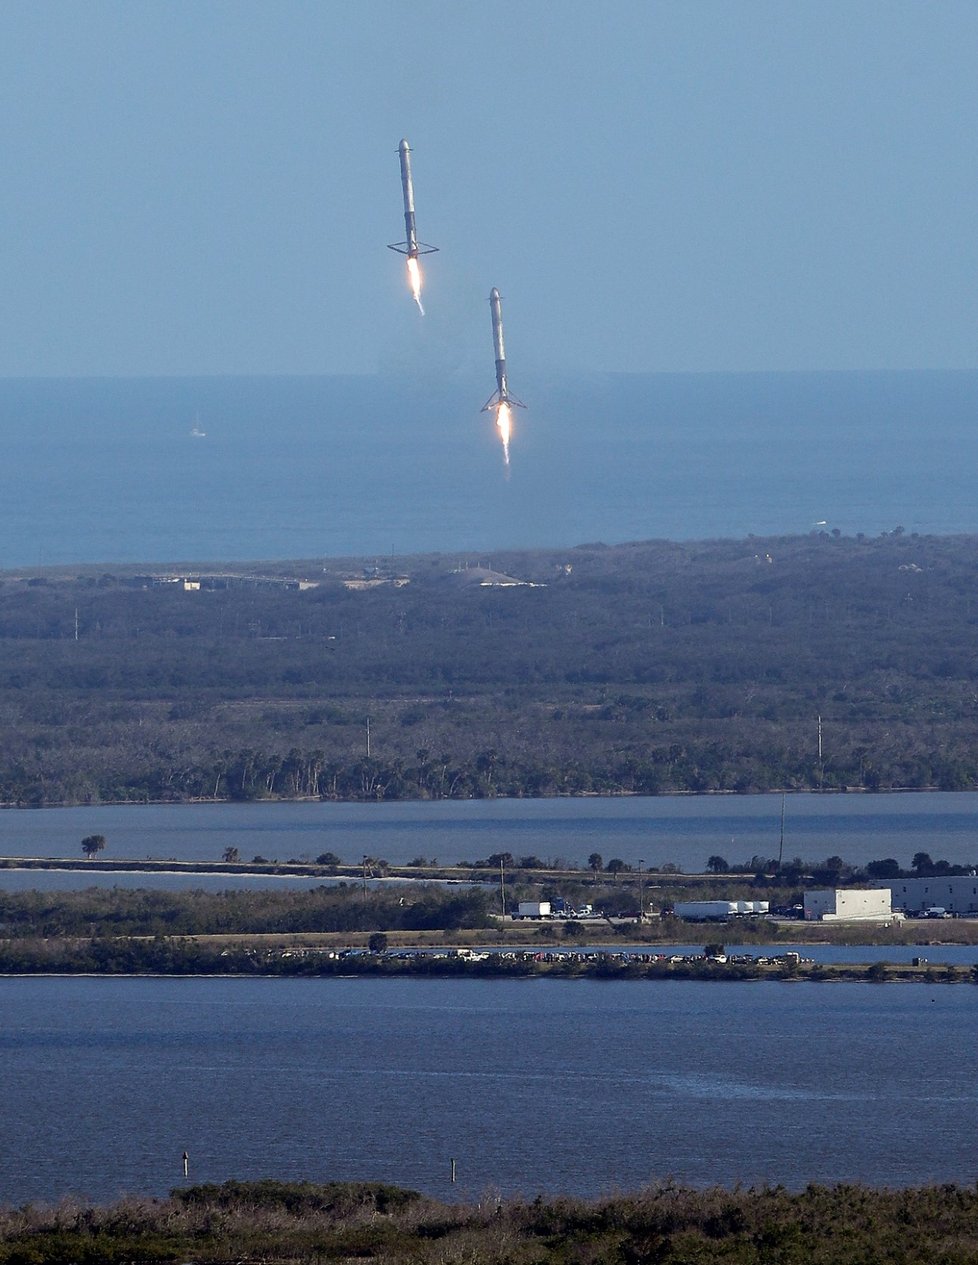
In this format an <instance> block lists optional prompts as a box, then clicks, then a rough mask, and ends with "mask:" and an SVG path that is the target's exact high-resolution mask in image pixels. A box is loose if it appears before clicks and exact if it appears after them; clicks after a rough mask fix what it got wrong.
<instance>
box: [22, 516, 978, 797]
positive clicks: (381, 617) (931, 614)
mask: <svg viewBox="0 0 978 1265" xmlns="http://www.w3.org/2000/svg"><path fill="white" fill-rule="evenodd" d="M976 546H978V540H976V538H974V537H918V536H912V535H907V534H906V533H904V532H902V531H901V530H900V529H896V530H894V531H893V532H890V533H887V534H884V535H883V536H880V537H875V538H872V539H866V538H862V537H842V536H837V535H835V534H826V533H824V532H822V533H816V534H813V535H810V536H804V537H789V538H778V539H761V538H749V539H747V540H740V541H729V540H727V541H705V542H695V543H683V544H672V543H667V542H647V543H640V544H631V545H620V546H614V547H605V546H603V545H585V546H580V547H578V548H572V549H565V550H547V551H532V552H521V553H502V554H499V555H493V557H492V558H486V557H482V556H480V557H476V556H470V557H468V558H458V557H456V556H454V555H453V556H452V557H450V558H449V557H442V556H427V557H419V558H405V559H397V560H385V561H384V562H383V564H381V565H380V566H373V565H371V563H372V560H360V561H348V562H344V563H327V564H326V566H325V567H324V565H323V562H322V560H320V561H318V562H309V563H305V564H288V565H285V564H277V565H271V564H270V565H267V566H264V567H262V568H261V575H262V577H264V578H261V579H260V578H259V577H258V575H257V572H249V571H248V570H247V569H243V568H237V569H234V573H233V574H232V575H230V576H227V577H224V578H222V579H219V580H212V581H207V580H206V579H205V580H204V582H203V586H202V587H201V588H199V589H192V590H185V588H184V586H183V585H182V584H179V583H167V584H162V585H161V584H155V583H151V581H150V579H149V578H148V577H142V578H139V577H137V576H135V575H134V573H133V569H132V568H129V569H116V570H115V571H112V572H95V571H90V572H87V573H82V574H74V573H72V574H65V573H64V572H63V571H62V572H54V571H50V572H45V573H43V574H35V575H30V576H27V575H14V574H12V573H7V574H6V575H5V576H4V577H3V579H2V583H0V715H2V716H3V719H4V722H5V723H4V724H3V726H2V727H0V801H2V802H5V803H9V804H16V805H40V804H54V803H67V802H71V803H91V802H99V801H106V802H108V801H122V800H125V801H140V800H154V801H179V800H186V799H231V800H253V799H263V798H297V797H313V798H319V797H323V798H336V799H373V800H376V799H404V798H449V797H450V798H464V797H487V796H494V795H507V796H513V795H515V796H539V795H558V794H584V793H595V792H599V793H605V794H615V793H635V794H658V793H669V792H710V791H713V792H715V791H738V792H750V791H759V790H765V789H772V788H778V789H780V788H784V789H788V790H800V789H812V788H816V789H819V788H820V789H826V790H841V789H863V790H870V791H872V790H879V789H886V788H891V787H907V788H913V789H925V788H939V789H942V790H960V789H968V788H974V787H976V786H978V755H976V752H978V694H976V691H975V686H974V682H975V680H976V679H978V637H976V627H978V600H976V593H978V548H976ZM487 563H491V564H492V567H493V568H494V569H495V570H496V571H497V572H501V573H506V574H508V575H510V576H514V577H517V578H518V579H520V580H523V581H529V582H532V584H533V585H534V586H535V587H529V586H519V587H482V586H481V584H480V583H479V581H480V580H481V579H482V578H484V575H483V573H482V572H479V571H476V570H474V569H473V568H474V567H475V565H476V564H483V565H485V564H487ZM468 564H472V565H471V566H470V567H469V569H468V570H466V569H465V567H466V565H468ZM460 567H461V568H462V569H461V570H460V569H459V568H460ZM181 574H187V573H186V572H182V573H181ZM298 577H306V578H307V579H308V580H311V581H315V587H307V588H305V589H304V590H300V588H299V587H298V584H297V583H295V586H294V587H288V585H287V583H286V581H292V582H295V581H297V579H298ZM401 579H406V580H407V581H408V582H407V583H400V580H401ZM351 580H352V581H353V582H354V583H356V584H359V585H360V586H361V587H357V588H352V589H351V588H349V587H347V583H348V582H349V581H351ZM273 581H274V582H273ZM395 581H397V582H395ZM209 584H210V585H212V587H208V585H209ZM364 585H365V586H366V587H363V586H364ZM368 720H369V723H370V739H369V753H368V746H367V722H368ZM819 732H820V734H821V746H820V742H819Z"/></svg>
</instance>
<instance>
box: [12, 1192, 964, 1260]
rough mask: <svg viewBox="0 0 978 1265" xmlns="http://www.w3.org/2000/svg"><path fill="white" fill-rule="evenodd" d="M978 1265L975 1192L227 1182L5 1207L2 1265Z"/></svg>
mask: <svg viewBox="0 0 978 1265" xmlns="http://www.w3.org/2000/svg"><path fill="white" fill-rule="evenodd" d="M231 1261H236V1262H239V1263H241V1265H245V1263H249V1262H250V1263H257V1262H259V1261H260V1262H264V1263H265V1265H274V1263H277V1265H286V1263H290V1265H327V1263H331V1262H351V1261H360V1262H364V1261H372V1262H376V1263H377V1265H401V1262H403V1263H404V1265H463V1263H465V1262H468V1263H471V1265H640V1263H641V1262H663V1263H668V1265H708V1263H710V1262H723V1263H724V1265H766V1263H768V1262H769V1263H771V1265H888V1263H889V1262H893V1265H917V1263H918V1262H920V1263H921V1265H922V1263H923V1262H928V1263H930V1262H940V1263H941V1265H974V1263H975V1262H976V1261H978V1188H975V1187H970V1186H969V1187H963V1186H954V1185H942V1186H929V1187H922V1188H918V1189H908V1190H874V1189H871V1188H869V1187H865V1186H858V1185H839V1186H833V1187H826V1186H809V1187H807V1188H806V1189H805V1190H803V1191H800V1192H797V1191H796V1192H792V1191H788V1190H785V1189H784V1188H783V1187H780V1186H778V1187H759V1188H749V1189H743V1188H735V1189H732V1190H728V1189H724V1188H720V1187H716V1188H711V1189H705V1190H690V1189H687V1188H683V1187H677V1186H674V1185H672V1184H670V1183H665V1184H663V1185H658V1186H652V1187H648V1188H647V1189H645V1190H642V1191H638V1192H636V1193H634V1194H620V1195H615V1196H611V1197H606V1198H601V1199H575V1198H569V1197H552V1198H544V1197H542V1196H541V1197H538V1198H536V1199H533V1200H526V1199H518V1198H513V1199H501V1198H497V1197H492V1198H489V1197H487V1198H486V1199H484V1200H482V1201H480V1202H479V1203H476V1204H445V1203H441V1202H439V1201H436V1200H433V1199H430V1198H427V1197H425V1196H423V1195H421V1194H419V1193H418V1192H415V1191H408V1190H402V1189H400V1188H398V1187H394V1186H389V1185H384V1184H381V1183H329V1184H326V1185H315V1184H313V1183H308V1182H302V1183H283V1182H275V1181H260V1182H227V1183H225V1184H224V1185H221V1186H215V1185H209V1186H193V1187H190V1188H189V1189H186V1190H180V1191H174V1192H173V1194H172V1195H171V1196H170V1198H168V1199H138V1198H128V1199H123V1200H120V1201H119V1202H117V1203H115V1204H112V1205H109V1206H106V1207H88V1206H85V1205H83V1204H81V1203H79V1202H78V1201H75V1200H63V1201H62V1202H60V1203H58V1204H56V1205H53V1206H51V1207H45V1206H41V1205H35V1204H32V1205H28V1206H26V1207H22V1208H17V1209H10V1208H8V1209H0V1265H95V1263H96V1262H98V1263H99V1265H102V1263H104V1265H122V1263H123V1262H127V1263H129V1265H138V1263H140V1262H147V1263H148V1262H158V1263H160V1265H171V1263H172V1265H176V1262H194V1263H196V1265H226V1263H229V1262H231Z"/></svg>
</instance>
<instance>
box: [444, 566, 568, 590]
mask: <svg viewBox="0 0 978 1265" xmlns="http://www.w3.org/2000/svg"><path fill="white" fill-rule="evenodd" d="M448 578H449V580H450V581H451V582H452V583H453V584H455V585H456V586H457V587H458V588H464V589H545V588H546V587H547V586H546V585H545V584H539V583H537V582H536V581H535V580H518V579H516V577H515V576H512V575H506V574H505V572H503V571H494V570H493V569H492V567H458V568H456V570H454V571H451V572H449V575H448Z"/></svg>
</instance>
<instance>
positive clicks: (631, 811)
mask: <svg viewBox="0 0 978 1265" xmlns="http://www.w3.org/2000/svg"><path fill="white" fill-rule="evenodd" d="M780 830H781V797H780V796H777V795H743V796H741V795H723V796H653V797H645V798H642V797H636V798H605V799H603V798H586V799H540V800H526V799H519V800H505V799H495V800H468V801H461V802H456V801H439V802H431V803H397V804H332V803H303V804H288V803H286V804H178V805H120V806H117V807H97V808H44V809H37V810H34V809H31V810H7V811H3V812H0V856H24V857H30V856H37V857H80V855H81V852H80V844H81V840H82V839H83V838H84V837H85V836H86V835H90V834H102V835H105V837H106V839H107V841H108V842H107V847H106V851H105V854H104V855H105V857H106V858H107V859H109V858H113V857H115V858H120V859H123V858H133V859H145V858H150V857H156V858H168V857H172V858H175V859H177V860H183V861H218V860H220V858H221V856H222V854H223V852H224V850H225V848H228V847H236V848H238V849H239V851H240V854H241V856H242V857H243V858H244V859H246V860H250V859H251V858H252V857H253V856H256V855H260V856H264V857H266V858H268V859H270V860H279V861H288V860H290V859H293V858H295V859H298V860H302V859H314V858H315V857H316V856H318V855H319V854H320V853H322V852H334V853H335V854H336V855H337V856H339V857H340V858H341V860H344V861H346V862H349V863H356V862H358V861H360V859H361V858H362V857H363V856H364V855H370V856H375V857H383V858H385V859H386V860H388V861H390V862H391V863H392V864H394V865H403V864H406V863H407V862H409V861H411V860H412V859H413V858H414V857H416V856H419V855H420V856H425V857H436V858H437V859H438V860H439V861H441V862H442V863H444V864H452V863H454V862H455V861H460V860H461V861H475V860H478V859H479V858H482V857H486V856H489V855H490V854H492V853H494V852H512V853H513V855H514V856H515V857H517V858H518V857H521V856H528V855H530V854H531V853H532V854H535V855H536V856H538V857H540V858H541V859H542V860H554V859H559V858H564V859H566V860H568V861H570V862H573V863H574V864H577V865H584V864H586V862H587V858H588V857H589V856H590V854H591V853H592V852H599V853H600V854H601V855H602V857H603V858H604V860H605V861H608V860H610V859H611V858H612V857H616V856H617V857H620V858H621V859H622V860H624V861H626V862H628V863H629V864H632V865H636V866H637V865H638V862H639V861H640V860H641V861H642V862H643V868H649V867H655V866H661V865H663V864H666V863H670V862H671V863H673V864H675V865H678V866H680V867H681V868H682V869H683V870H685V871H686V872H698V871H702V870H703V869H704V868H705V866H706V862H707V859H708V858H709V857H710V856H713V855H720V856H723V857H725V858H726V859H727V860H728V861H729V862H731V863H733V864H737V863H739V862H743V861H749V860H750V858H751V857H753V856H755V855H760V856H765V857H776V856H777V854H778V847H779V841H780ZM921 851H923V852H929V853H930V854H931V855H932V856H934V857H942V858H944V859H945V860H948V861H951V862H953V863H954V864H961V865H965V864H972V863H974V862H976V861H978V793H976V792H973V791H961V792H934V793H930V794H920V795H908V794H880V795H792V796H790V797H788V799H787V801H786V809H785V857H788V858H790V857H794V856H800V857H802V858H803V859H804V860H806V861H820V860H824V859H825V858H826V857H829V856H833V855H838V856H841V857H843V858H844V859H845V860H847V861H850V862H852V863H854V864H864V863H865V862H867V861H871V860H874V859H877V858H882V857H894V858H895V859H896V860H897V861H899V862H900V864H901V865H903V866H909V864H910V861H911V859H912V857H913V855H914V853H915V852H921ZM8 877H9V876H5V875H3V874H2V873H0V886H2V885H3V884H5V883H6V882H8ZM72 881H73V882H75V883H84V882H86V881H89V879H88V876H87V875H85V874H80V875H78V876H77V877H76V878H74V879H73V880H72Z"/></svg>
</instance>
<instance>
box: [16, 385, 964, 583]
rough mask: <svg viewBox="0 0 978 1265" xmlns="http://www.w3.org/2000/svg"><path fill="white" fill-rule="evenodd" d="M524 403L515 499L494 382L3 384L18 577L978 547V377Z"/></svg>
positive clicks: (565, 391)
mask: <svg viewBox="0 0 978 1265" xmlns="http://www.w3.org/2000/svg"><path fill="white" fill-rule="evenodd" d="M490 385H491V384H490ZM524 390H525V392H526V395H527V398H528V399H529V400H530V403H531V408H530V410H529V411H528V412H527V413H526V414H523V413H521V414H520V417H519V418H518V419H517V423H518V428H517V431H516V434H515V437H514V441H513V467H512V473H511V477H510V478H509V479H508V480H507V479H505V478H504V477H503V471H502V466H501V461H500V454H499V450H498V444H497V442H496V438H495V436H494V434H493V429H492V426H491V424H490V423H489V422H488V421H487V419H486V417H485V415H481V416H480V414H479V412H478V409H479V406H480V404H481V401H482V400H483V399H484V398H485V394H486V384H485V383H483V382H481V381H475V380H473V381H468V380H462V379H459V378H451V379H449V380H438V381H423V380H420V379H413V380H410V381H404V380H402V379H400V378H395V377H377V378H369V377H364V378H314V377H308V378H288V377H280V378H167V379H131V380H130V379H82V380H71V379H63V380H61V379H50V380H47V379H46V380H30V379H12V380H7V381H5V382H0V428H2V432H3V438H4V459H3V462H2V464H0V567H3V566H20V565H25V566H34V565H42V564H55V563H72V562H122V561H147V562H148V561H176V560H186V561H198V562H200V561H205V560H211V561H217V560H235V559H238V560H241V559H255V558H266V559H277V558H298V557H302V558H315V557H320V556H327V555H328V556H336V555H350V554H355V555H364V554H366V555H387V554H389V553H390V552H391V551H392V550H394V551H396V552H397V553H402V554H403V553H413V552H421V551H431V550H447V551H453V550H463V549H464V550H491V549H494V548H502V547H514V548H521V547H532V546H537V545H555V546H569V545H573V544H577V543H581V542H585V541H594V540H604V541H606V542H608V543H613V542H617V541H622V540H635V539H646V538H650V537H670V538H673V539H689V538H696V537H708V536H743V535H746V534H748V533H750V532H754V533H758V534H764V533H797V532H807V531H809V530H810V529H811V528H812V527H813V525H814V524H816V523H821V522H823V521H824V522H826V523H827V525H828V526H829V527H830V528H832V527H838V528H839V529H841V530H842V531H843V532H845V533H847V534H848V533H852V532H857V531H864V532H866V533H868V534H875V533H878V532H879V531H883V530H890V529H892V528H893V527H895V526H897V525H901V526H903V527H904V528H906V530H907V531H921V532H941V533H943V532H974V531H978V503H976V501H975V497H974V489H973V479H972V471H973V470H974V469H975V467H976V465H978V427H976V426H975V425H974V421H975V417H976V416H978V372H971V371H962V372H926V373H923V372H922V373H909V372H908V373H798V374H738V375H733V374H701V375H669V374H661V375H652V376H642V375H632V376H629V375H606V376H602V377H591V378H582V379H579V380H567V379H562V380H545V379H539V380H536V381H530V380H527V381H526V382H525V383H524ZM198 418H199V422H198ZM195 425H198V426H199V429H200V430H203V431H205V432H206V433H205V435H204V437H202V438H195V437H193V436H192V435H191V430H192V429H193V428H194V427H195Z"/></svg>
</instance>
